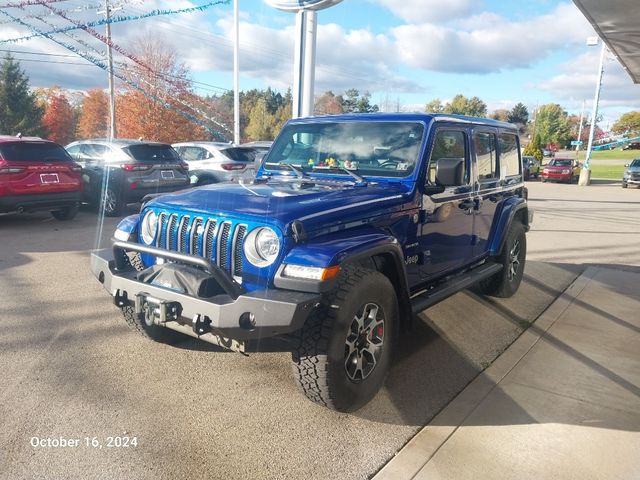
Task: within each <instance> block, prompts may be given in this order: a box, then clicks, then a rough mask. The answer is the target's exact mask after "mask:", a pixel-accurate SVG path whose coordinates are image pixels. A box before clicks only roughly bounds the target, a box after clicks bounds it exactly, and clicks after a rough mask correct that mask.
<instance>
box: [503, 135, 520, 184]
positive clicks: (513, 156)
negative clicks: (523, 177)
mask: <svg viewBox="0 0 640 480" xmlns="http://www.w3.org/2000/svg"><path fill="white" fill-rule="evenodd" d="M498 143H499V145H500V175H502V176H503V177H511V176H515V175H520V173H522V172H521V171H520V155H519V154H518V153H519V151H518V141H517V139H516V136H515V135H513V134H511V133H502V134H500V137H499V140H498Z"/></svg>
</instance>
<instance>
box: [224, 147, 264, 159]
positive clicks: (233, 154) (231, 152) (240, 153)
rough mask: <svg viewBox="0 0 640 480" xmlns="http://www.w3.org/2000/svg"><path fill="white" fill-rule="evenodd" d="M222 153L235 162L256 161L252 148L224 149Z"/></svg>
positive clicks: (254, 151)
mask: <svg viewBox="0 0 640 480" xmlns="http://www.w3.org/2000/svg"><path fill="white" fill-rule="evenodd" d="M222 153H223V154H224V155H225V156H227V157H229V158H230V159H231V160H235V161H236V162H253V161H255V159H256V153H257V151H256V150H255V149H253V148H246V147H244V148H243V147H236V148H225V149H224V150H222Z"/></svg>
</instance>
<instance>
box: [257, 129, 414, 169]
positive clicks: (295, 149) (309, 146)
mask: <svg viewBox="0 0 640 480" xmlns="http://www.w3.org/2000/svg"><path fill="white" fill-rule="evenodd" d="M423 135H424V126H423V125H422V124H420V123H416V122H371V121H367V122H341V123H319V124H318V123H315V124H302V125H289V126H287V127H286V128H285V129H284V130H283V131H282V133H281V134H280V136H279V137H278V139H277V141H276V143H275V144H274V145H273V147H272V148H271V151H270V153H269V155H268V157H267V161H266V163H265V164H264V168H265V169H266V170H285V169H286V170H290V168H289V167H286V165H287V164H288V165H293V166H295V167H298V168H299V169H301V170H303V171H305V172H311V173H318V174H322V173H331V174H336V173H338V174H339V173H344V172H342V171H341V169H343V168H344V169H348V170H353V171H354V172H357V174H358V175H367V176H374V177H406V176H408V175H410V174H411V173H412V172H413V170H414V168H415V167H416V163H417V161H418V154H419V153H420V145H421V143H422V137H423Z"/></svg>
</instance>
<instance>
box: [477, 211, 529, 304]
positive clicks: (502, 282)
mask: <svg viewBox="0 0 640 480" xmlns="http://www.w3.org/2000/svg"><path fill="white" fill-rule="evenodd" d="M526 256H527V236H526V235H525V229H524V225H522V223H520V222H516V221H514V223H513V224H512V225H511V228H510V229H509V233H508V234H507V239H506V241H505V244H504V246H503V247H502V252H501V253H500V255H498V256H497V257H496V259H495V260H496V262H497V263H500V264H501V265H502V270H500V271H499V272H498V273H496V274H495V275H493V276H492V277H489V278H488V279H486V280H483V281H481V282H480V283H479V285H478V286H479V289H480V291H481V292H482V293H484V294H485V295H491V296H493V297H500V298H508V297H511V296H512V295H513V294H514V293H516V292H517V291H518V287H520V282H522V276H523V274H524V264H525V259H526Z"/></svg>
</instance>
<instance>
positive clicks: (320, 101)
mask: <svg viewBox="0 0 640 480" xmlns="http://www.w3.org/2000/svg"><path fill="white" fill-rule="evenodd" d="M341 100H342V99H341V98H340V97H338V96H336V95H335V94H334V93H333V92H332V91H331V90H329V91H327V92H324V93H323V94H322V95H320V96H319V97H318V98H316V104H315V108H314V110H315V114H316V115H337V114H340V113H343V112H344V109H343V107H342V101H341Z"/></svg>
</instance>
